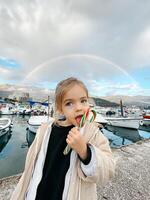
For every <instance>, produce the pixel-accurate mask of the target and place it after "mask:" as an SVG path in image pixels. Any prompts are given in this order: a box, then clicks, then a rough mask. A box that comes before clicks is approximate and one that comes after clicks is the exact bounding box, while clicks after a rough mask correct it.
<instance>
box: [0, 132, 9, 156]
mask: <svg viewBox="0 0 150 200" xmlns="http://www.w3.org/2000/svg"><path fill="white" fill-rule="evenodd" d="M11 132H12V131H11V130H9V131H7V133H5V134H4V135H2V136H1V137H0V153H1V151H2V150H3V148H4V147H5V146H6V144H7V143H8V141H9V139H10V138H11V136H12V134H11Z"/></svg>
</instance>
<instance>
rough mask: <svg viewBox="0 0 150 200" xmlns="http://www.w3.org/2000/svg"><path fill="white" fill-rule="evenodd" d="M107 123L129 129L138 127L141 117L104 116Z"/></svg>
mask: <svg viewBox="0 0 150 200" xmlns="http://www.w3.org/2000/svg"><path fill="white" fill-rule="evenodd" d="M105 119H106V120H107V121H108V122H109V123H108V124H109V125H112V126H117V127H123V128H129V129H138V128H139V125H140V123H139V122H140V119H141V118H132V117H115V118H114V117H110V118H108V117H106V118H105Z"/></svg>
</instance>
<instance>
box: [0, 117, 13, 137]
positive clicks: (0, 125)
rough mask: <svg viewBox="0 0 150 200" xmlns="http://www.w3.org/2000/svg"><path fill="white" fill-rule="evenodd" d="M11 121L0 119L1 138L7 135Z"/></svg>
mask: <svg viewBox="0 0 150 200" xmlns="http://www.w3.org/2000/svg"><path fill="white" fill-rule="evenodd" d="M11 125H12V123H11V119H9V118H0V136H2V135H4V134H5V133H7V131H9V130H10V128H11Z"/></svg>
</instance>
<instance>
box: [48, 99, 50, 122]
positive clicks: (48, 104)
mask: <svg viewBox="0 0 150 200" xmlns="http://www.w3.org/2000/svg"><path fill="white" fill-rule="evenodd" d="M49 116H50V96H48V120H49Z"/></svg>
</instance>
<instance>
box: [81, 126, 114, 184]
mask: <svg viewBox="0 0 150 200" xmlns="http://www.w3.org/2000/svg"><path fill="white" fill-rule="evenodd" d="M88 131H94V134H93V135H92V138H91V139H90V140H89V141H88V143H89V144H90V145H91V147H92V151H93V152H94V153H92V156H94V163H89V164H91V165H93V167H94V170H93V174H92V175H91V176H86V175H85V173H84V172H83V170H82V167H81V162H80V161H79V162H78V175H79V177H80V178H81V179H82V180H83V181H87V182H94V183H97V184H100V185H104V184H105V183H106V182H107V181H108V180H109V179H110V178H111V177H112V176H113V174H114V169H115V162H114V159H113V155H112V152H111V149H110V147H109V142H108V139H107V138H106V137H105V136H104V135H103V134H102V133H101V132H100V130H99V129H98V128H96V127H89V128H88ZM93 154H94V155H93ZM92 160H93V159H91V161H92Z"/></svg>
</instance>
